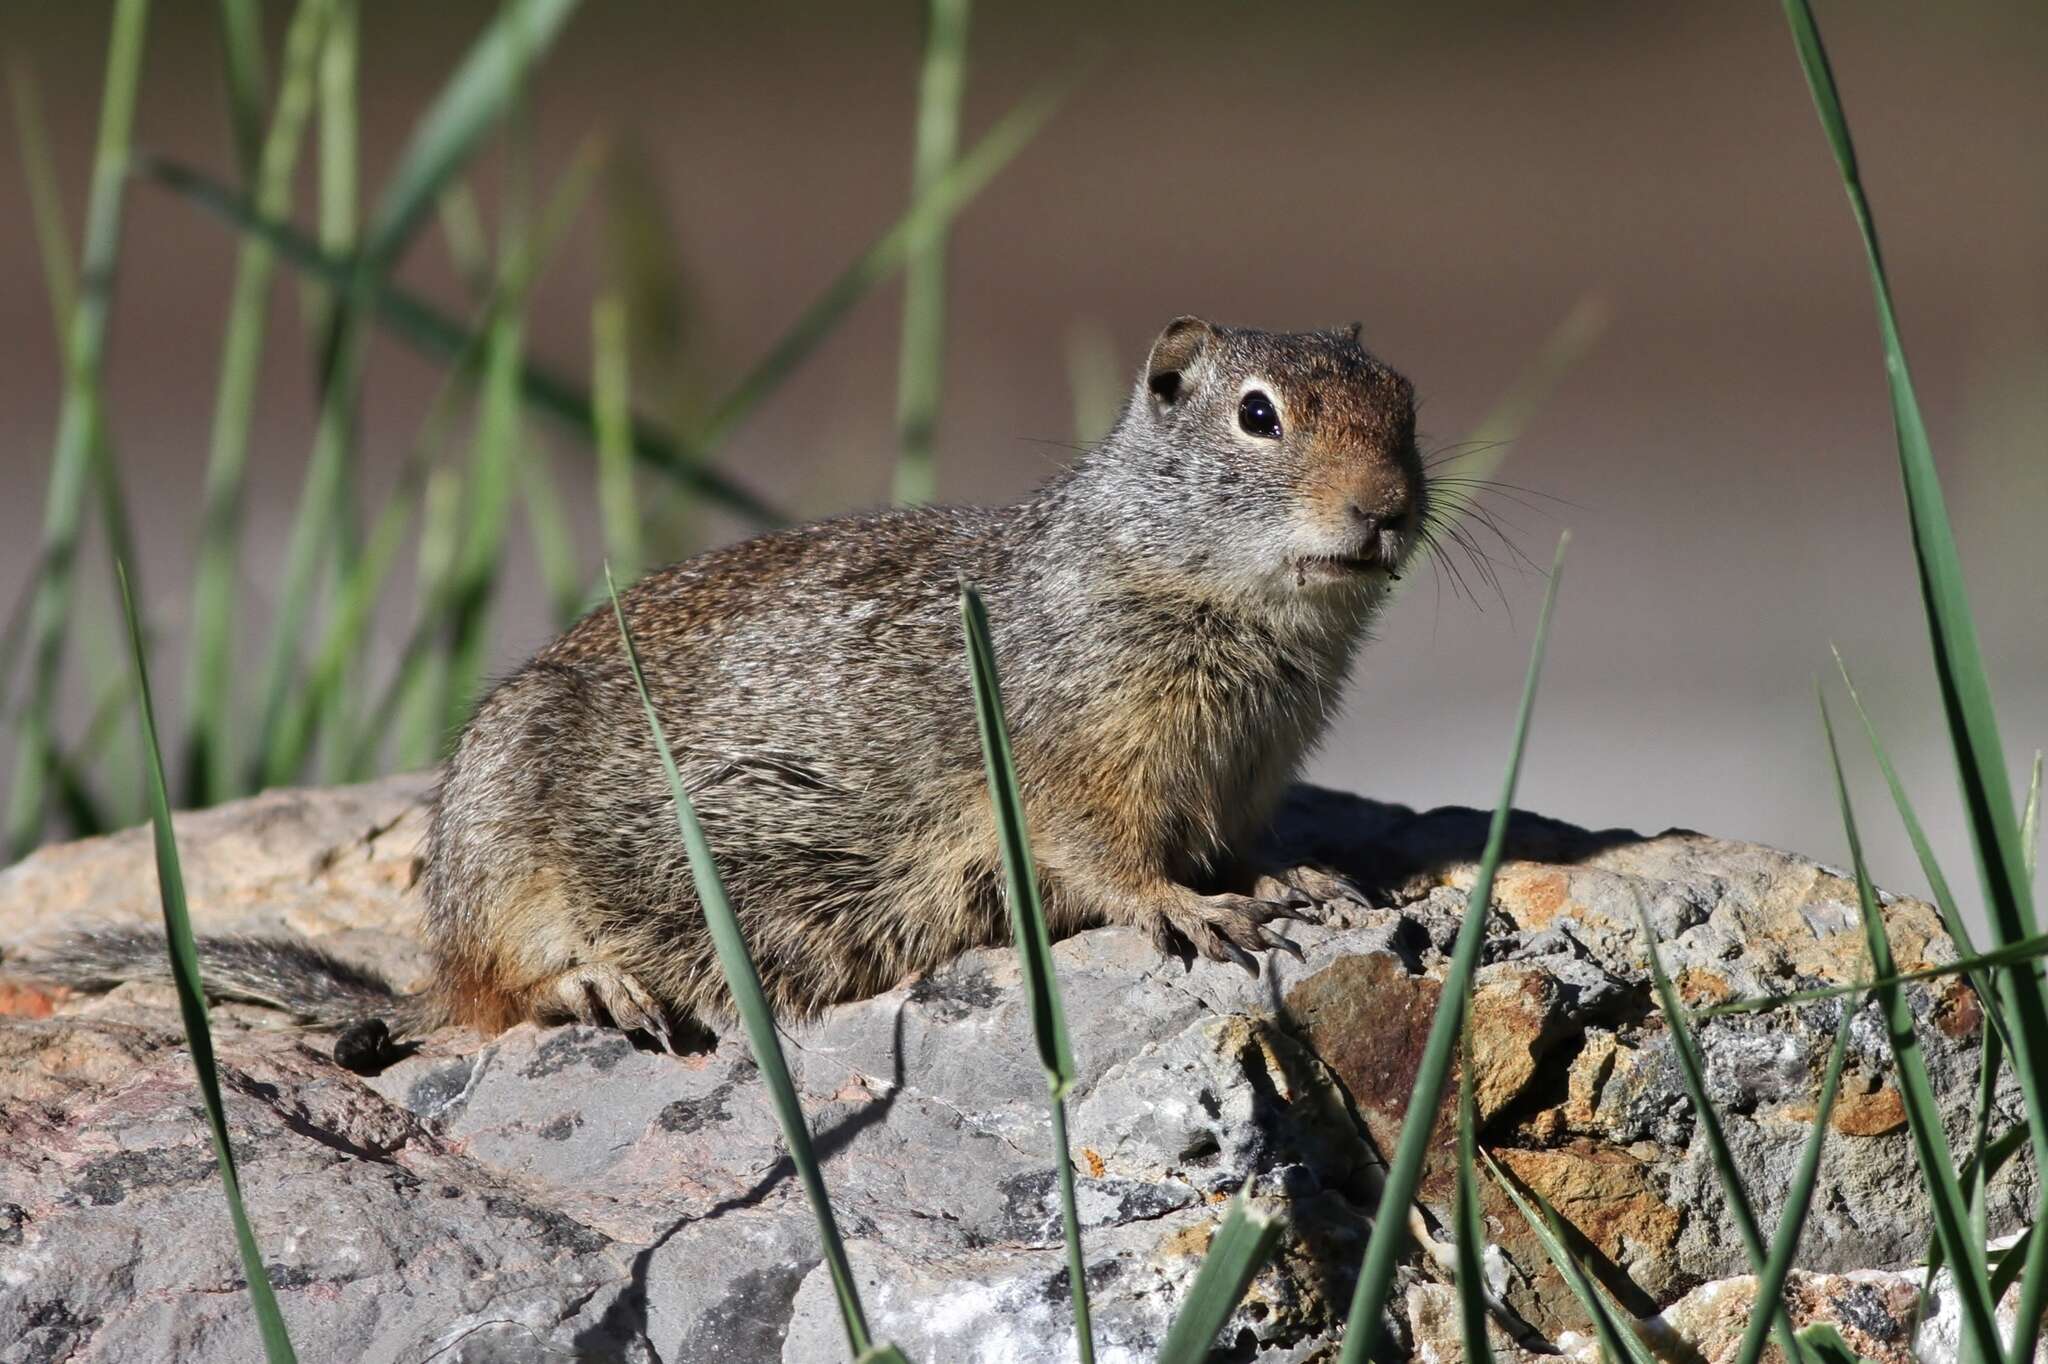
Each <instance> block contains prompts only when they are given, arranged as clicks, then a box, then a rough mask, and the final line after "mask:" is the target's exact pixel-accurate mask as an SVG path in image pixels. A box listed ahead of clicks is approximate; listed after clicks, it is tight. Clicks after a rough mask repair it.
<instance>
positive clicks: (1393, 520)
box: [1347, 502, 1408, 539]
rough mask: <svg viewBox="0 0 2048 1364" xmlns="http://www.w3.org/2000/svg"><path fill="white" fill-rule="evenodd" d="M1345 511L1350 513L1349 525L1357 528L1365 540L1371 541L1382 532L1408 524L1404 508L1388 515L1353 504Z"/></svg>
mask: <svg viewBox="0 0 2048 1364" xmlns="http://www.w3.org/2000/svg"><path fill="white" fill-rule="evenodd" d="M1347 510H1348V511H1349V512H1350V513H1351V524H1353V525H1354V526H1357V527H1358V530H1359V533H1360V534H1362V535H1364V536H1365V537H1366V538H1367V539H1371V538H1372V537H1373V536H1375V535H1378V534H1379V533H1380V532H1381V531H1383V530H1400V529H1402V528H1403V527H1405V526H1406V525H1407V524H1408V511H1407V508H1405V507H1404V508H1402V509H1401V510H1400V511H1397V512H1393V513H1391V514H1388V513H1385V512H1376V511H1368V510H1367V509H1366V508H1364V507H1361V506H1360V505H1358V503H1356V502H1353V503H1351V504H1350V506H1349V507H1348V508H1347Z"/></svg>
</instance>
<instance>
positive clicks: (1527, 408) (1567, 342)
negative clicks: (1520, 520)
mask: <svg viewBox="0 0 2048 1364" xmlns="http://www.w3.org/2000/svg"><path fill="white" fill-rule="evenodd" d="M1613 316H1614V313H1613V309H1612V308H1611V307H1610V306H1609V304H1608V302H1607V298H1606V296H1605V295H1604V294H1601V293H1600V292H1598V291H1597V290H1596V291H1589V292H1587V293H1585V294H1582V295H1580V296H1579V298H1578V299H1577V300H1576V301H1574V302H1573V304H1572V306H1571V308H1570V309H1569V310H1567V311H1566V313H1565V315H1564V316H1563V317H1562V318H1561V319H1559V320H1558V324H1557V326H1555V327H1554V328H1552V329H1551V332H1550V335H1548V336H1547V337H1545V338H1544V339H1543V344H1542V345H1540V346H1538V347H1537V348H1536V354H1535V355H1534V356H1533V357H1532V358H1531V359H1530V362H1529V364H1528V366H1527V367H1526V368H1524V369H1523V371H1522V372H1521V374H1519V375H1517V376H1516V378H1515V381H1514V383H1513V384H1511V385H1510V386H1509V388H1508V390H1507V392H1506V393H1503V394H1502V395H1501V397H1500V400H1499V401H1498V402H1496V403H1495V404H1494V405H1493V408H1492V410H1491V411H1489V412H1488V413H1487V414H1486V416H1485V417H1483V418H1482V419H1481V420H1480V422H1479V425H1477V426H1476V427H1474V428H1472V434H1471V435H1470V436H1468V437H1467V438H1466V440H1465V441H1464V444H1463V447H1462V450H1463V453H1461V454H1459V455H1458V456H1457V457H1456V458H1455V459H1453V460H1451V461H1450V462H1448V463H1447V464H1445V465H1444V466H1443V469H1442V471H1441V474H1440V476H1439V477H1437V478H1435V479H1433V480H1432V482H1431V486H1430V497H1431V501H1432V502H1433V503H1434V504H1435V507H1436V510H1437V512H1438V516H1439V518H1440V519H1441V520H1442V521H1443V522H1444V524H1446V525H1450V524H1455V523H1456V522H1457V521H1458V520H1459V519H1461V518H1462V517H1463V516H1464V515H1465V513H1466V511H1467V510H1468V509H1469V508H1470V507H1471V505H1472V503H1473V502H1474V501H1476V500H1477V498H1478V496H1479V493H1480V488H1479V487H1478V486H1475V485H1478V484H1483V483H1484V482H1485V480H1487V479H1490V478H1492V477H1493V476H1494V475H1495V474H1497V473H1499V472H1500V467H1501V465H1502V464H1504V463H1506V462H1507V457H1508V451H1509V449H1510V448H1511V447H1512V445H1513V443H1514V442H1515V440H1517V439H1518V438H1519V437H1520V436H1521V434H1522V432H1523V430H1524V429H1525V428H1526V427H1527V426H1528V425H1529V423H1530V421H1532V420H1533V419H1534V418H1535V416H1536V414H1537V413H1538V412H1540V411H1541V410H1542V409H1543V405H1544V404H1545V403H1546V402H1548V401H1549V400H1550V395H1551V394H1552V393H1554V392H1556V391H1557V386H1558V385H1559V384H1560V383H1562V382H1563V381H1564V377H1565V375H1567V374H1569V373H1571V372H1572V370H1574V369H1576V368H1578V366H1579V364H1580V362H1582V361H1583V360H1584V359H1585V358H1586V356H1587V355H1588V354H1590V353H1591V352H1592V349H1593V347H1594V346H1595V345H1597V344H1599V341H1600V338H1601V337H1602V336H1603V335H1605V334H1606V332H1607V326H1608V323H1609V322H1611V321H1612V320H1613Z"/></svg>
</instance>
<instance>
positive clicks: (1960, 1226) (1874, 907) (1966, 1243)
mask: <svg viewBox="0 0 2048 1364" xmlns="http://www.w3.org/2000/svg"><path fill="white" fill-rule="evenodd" d="M1820 712H1821V726H1822V728H1823V729H1824V730H1825V731H1826V734H1827V740H1828V757H1829V759H1830V761H1831V762H1832V764H1833V766H1834V774H1835V795H1836V798H1837V799H1838V800H1839V801H1840V803H1841V810H1842V832H1843V835H1844V836H1845V837H1846V838H1847V840H1848V843H1849V860H1850V863H1851V864H1852V865H1853V866H1854V867H1855V870H1856V898H1857V902H1858V905H1859V906H1860V908H1861V910H1862V913H1863V932H1864V937H1865V939H1866V940H1867V942H1868V944H1869V949H1870V963H1871V970H1872V973H1873V974H1874V975H1875V976H1877V977H1878V978H1880V979H1882V978H1884V977H1887V976H1891V975H1895V974H1897V972H1896V970H1895V968H1894V967H1893V965H1892V950H1891V941H1890V937H1889V935H1888V934H1887V933H1886V932H1885V926H1884V916H1883V915H1882V913H1881V912H1880V911H1879V909H1878V904H1877V891H1876V889H1875V888H1874V887H1873V886H1872V885H1871V883H1870V872H1869V869H1868V868H1867V867H1865V866H1864V863H1863V842H1862V839H1861V837H1860V836H1859V835H1858V833H1857V831H1856V811H1855V808H1854V806H1853V805H1852V804H1851V802H1850V800H1849V782H1848V779H1847V778H1846V777H1845V776H1843V774H1842V755H1841V752H1840V750H1839V749H1838V747H1837V746H1836V743H1835V724H1834V719H1833V717H1832V716H1830V715H1829V714H1828V706H1827V698H1826V697H1825V696H1822V697H1821V698H1820ZM1871 995H1872V996H1873V997H1874V998H1875V999H1876V1000H1877V1004H1878V1007H1879V1009H1880V1010H1882V1012H1883V1014H1884V1020H1885V1030H1886V1034H1887V1036H1888V1037H1889V1038H1890V1041H1891V1046H1892V1059H1893V1061H1894V1062H1895V1063H1896V1065H1897V1067H1898V1085H1899V1097H1900V1099H1901V1100H1902V1101H1903V1102H1904V1105H1905V1110H1906V1128H1907V1131H1908V1132H1909V1133H1910V1135H1911V1136H1912V1139H1913V1154H1914V1157H1915V1159H1917V1160H1918V1161H1919V1164H1920V1176H1921V1178H1922V1179H1923V1180H1924V1181H1925V1182H1926V1184H1927V1196H1928V1199H1929V1201H1930V1202H1931V1203H1932V1204H1933V1207H1934V1229H1935V1233H1936V1234H1937V1235H1938V1236H1939V1237H1940V1238H1941V1243H1942V1253H1943V1255H1945V1256H1946V1257H1947V1259H1948V1262H1949V1264H1950V1266H1951V1267H1952V1268H1953V1271H1954V1282H1955V1286H1956V1296H1957V1299H1958V1301H1959V1303H1960V1305H1961V1315H1962V1350H1963V1356H1962V1357H1963V1359H1964V1360H1966V1361H1975V1364H1990V1361H1994V1360H1996V1359H1998V1358H1999V1341H1998V1323H1997V1320H1996V1317H1995V1315H1994V1312H1993V1304H1992V1300H1991V1298H1990V1296H1989V1286H1988V1284H1987V1281H1986V1277H1985V1276H1986V1269H1985V1264H1984V1247H1983V1245H1982V1244H1981V1243H1979V1242H1977V1241H1974V1240H1972V1239H1971V1236H1970V1227H1969V1220H1970V1208H1969V1200H1968V1199H1967V1198H1966V1197H1964V1195H1963V1192H1962V1187H1961V1184H1960V1183H1959V1181H1958V1180H1957V1177H1956V1168H1955V1163H1954V1159H1953V1156H1952V1154H1951V1152H1950V1150H1949V1144H1948V1136H1947V1134H1946V1133H1945V1132H1944V1131H1943V1129H1942V1124H1941V1107H1940V1105H1939V1104H1937V1103H1936V1102H1935V1098H1934V1089H1933V1086H1932V1085H1930V1084H1929V1083H1928V1079H1927V1065H1926V1062H1925V1060H1924V1059H1923V1058H1922V1057H1921V1054H1920V1040H1919V1037H1918V1035H1917V1034H1916V1033H1915V1032H1914V1028H1913V1011H1912V1007H1911V1005H1909V1004H1908V1003H1907V1001H1906V996H1905V992H1904V991H1903V990H1901V989H1900V988H1899V987H1898V986H1897V985H1878V986H1875V987H1873V988H1872V990H1871Z"/></svg>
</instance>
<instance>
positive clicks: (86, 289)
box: [7, 0, 149, 857]
mask: <svg viewBox="0 0 2048 1364" xmlns="http://www.w3.org/2000/svg"><path fill="white" fill-rule="evenodd" d="M148 21H149V5H148V0H117V3H116V5H115V7H114V12H113V22H112V30H111V34H110V36H109V39H108V43H107V74H106V83H105V85H104V87H103V88H102V92H101V105H100V126H99V134H98V138H97V142H96V145H95V147H94V151H93V167H92V187H91V189H90V191H89V192H88V197H87V202H86V217H85V249H84V251H83V252H82V253H81V256H80V261H81V266H82V271H81V275H80V278H81V280H82V282H83V287H82V288H81V289H80V291H79V293H78V300H77V304H76V306H75V307H74V308H73V309H72V312H71V317H70V321H69V325H68V327H67V329H66V334H65V348H64V349H65V363H64V397H63V404H62V407H61V409H60V412H59V416H58V422H57V440H56V449H55V451H54V453H53V454H52V456H51V460H50V486H49V490H48V492H47V494H46V496H45V500H44V507H43V546H42V556H41V573H40V576H39V577H38V579H37V581H36V589H35V599H34V603H33V604H32V605H31V607H30V608H29V612H30V614H29V630H28V634H29V641H28V645H29V655H30V661H29V668H30V673H29V685H30V689H29V697H28V704H27V707H26V708H25V709H24V711H23V714H22V717H21V723H20V731H19V737H18V739H17V744H16V749H15V764H14V786H13V790H12V792H11V793H10V798H9V808H8V817H7V845H8V850H9V851H10V853H11V854H12V855H13V856H17V857H18V856H20V855H21V854H23V853H25V852H27V851H28V850H29V848H31V847H32V846H34V844H35V842H36V840H37V838H38V836H39V835H40V834H41V831H42V827H43V817H44V804H45V793H46V790H47V788H48V784H49V776H50V770H51V760H52V758H53V757H54V756H55V754H56V752H57V730H56V725H57V702H58V699H59V691H60V689H61V676H60V674H61V672H62V668H63V657H64V642H65V638H66V636H67V634H68V632H69V630H70V625H71V621H72V617H73V603H72V598H73V585H74V582H75V578H76V569H77V564H76V559H77V553H78V542H79V533H80V529H81V527H80V523H81V521H82V519H83V513H84V510H85V499H86V490H87V488H88V486H89V485H90V483H91V481H92V475H93V472H94V469H93V463H94V456H95V452H96V449H97V447H98V443H99V437H100V434H101V430H102V424H101V420H100V414H101V404H100V372H101V369H102V367H103V365H104V363H105V359H106V344H107V316H108V312H109V308H110V304H111V301H112V294H113V281H114V267H115V264H116V262H117V260H118V258H119V256H120V251H121V206H122V197H123V190H124V188H125V186H126V184H127V179H128V161H129V155H130V144H131V142H132V139H133V134H134V127H135V92H136V87H137V86H138V84H139V83H140V79H141V73H142V54H143V48H144V42H143V35H144V32H145V30H146V29H147V26H148Z"/></svg>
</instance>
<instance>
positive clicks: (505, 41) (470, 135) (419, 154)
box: [363, 0, 576, 273]
mask: <svg viewBox="0 0 2048 1364" xmlns="http://www.w3.org/2000/svg"><path fill="white" fill-rule="evenodd" d="M575 12H576V0H506V3H505V4H504V5H503V6H501V7H500V9H499V11H498V14H497V16H496V17H495V18H493V19H492V20H491V22H490V23H489V25H488V26H486V27H485V29H484V31H483V33H482V34H481V35H479V36H478V38H477V40H476V41H475V43H473V44H472V45H471V46H470V49H469V52H468V54H467V55H466V56H465V57H464V58H463V61H462V65H461V66H460V67H458V68H456V71H455V74H454V75H453V76H452V77H450V78H449V81H448V84H447V85H446V86H444V87H442V90H441V93H440V94H439V95H438V96H437V97H436V98H435V100H434V103H433V105H432V107H431V108H429V109H428V110H427V112H426V114H425V115H423V116H422V117H421V119H420V121H419V123H418V124H417V125H415V126H414V128H413V132H412V137H411V138H410V140H409V141H408V142H407V143H406V146H405V150H404V151H403V152H402V153H401V154H400V155H399V158H398V164H397V166H396V168H395V169H393V171H392V172H391V178H390V180H389V181H387V182H386V184H385V186H384V192H383V194H381V195H380V196H379V197H378V200H377V207H376V209H375V210H374V211H373V212H372V213H371V215H370V221H369V225H368V226H367V228H366V229H365V231H364V235H363V243H364V256H365V257H366V258H367V260H368V261H369V262H370V267H371V268H372V269H373V270H374V271H377V272H379V273H381V271H382V269H383V267H384V266H385V265H387V264H388V263H389V262H391V261H392V260H395V259H396V258H397V256H398V254H399V253H400V252H402V251H403V250H404V249H405V246H406V243H407V242H408V241H409V240H410V239H411V237H412V234H413V232H414V231H415V230H417V228H418V227H419V225H420V224H421V223H422V222H423V221H425V219H426V216H427V215H428V214H429V213H431V212H432V211H433V209H434V205H435V203H436V202H437V201H439V199H440V197H441V192H442V191H443V190H444V189H446V188H447V187H448V186H449V185H450V184H451V183H453V182H454V180H455V178H456V176H457V175H458V174H459V173H460V172H461V170H462V168H463V167H464V166H465V165H467V164H468V163H469V158H470V157H471V156H472V155H474V154H475V152H476V150H477V148H478V147H479V146H481V145H482V144H483V140H484V139H485V138H486V137H488V136H489V135H490V133H491V132H492V130H493V129H495V128H496V127H497V126H498V124H499V123H500V121H502V120H503V118H504V116H505V114H506V112H507V111H508V110H509V109H510V108H511V107H512V103H513V100H514V99H515V98H516V97H517V95H518V92H519V90H520V88H521V86H522V85H523V84H524V82H525V80H526V76H527V73H528V72H529V71H530V70H531V69H532V67H533V64H534V63H535V62H537V61H539V60H540V59H541V57H542V56H544V55H545V54H546V53H547V50H548V48H549V47H550V46H551V45H552V44H553V43H554V40H555V38H556V36H557V35H558V34H559V33H560V32H561V31H562V27H563V25H565V24H566V23H567V22H568V21H569V17H570V16H571V15H572V14H574V13H575Z"/></svg>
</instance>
